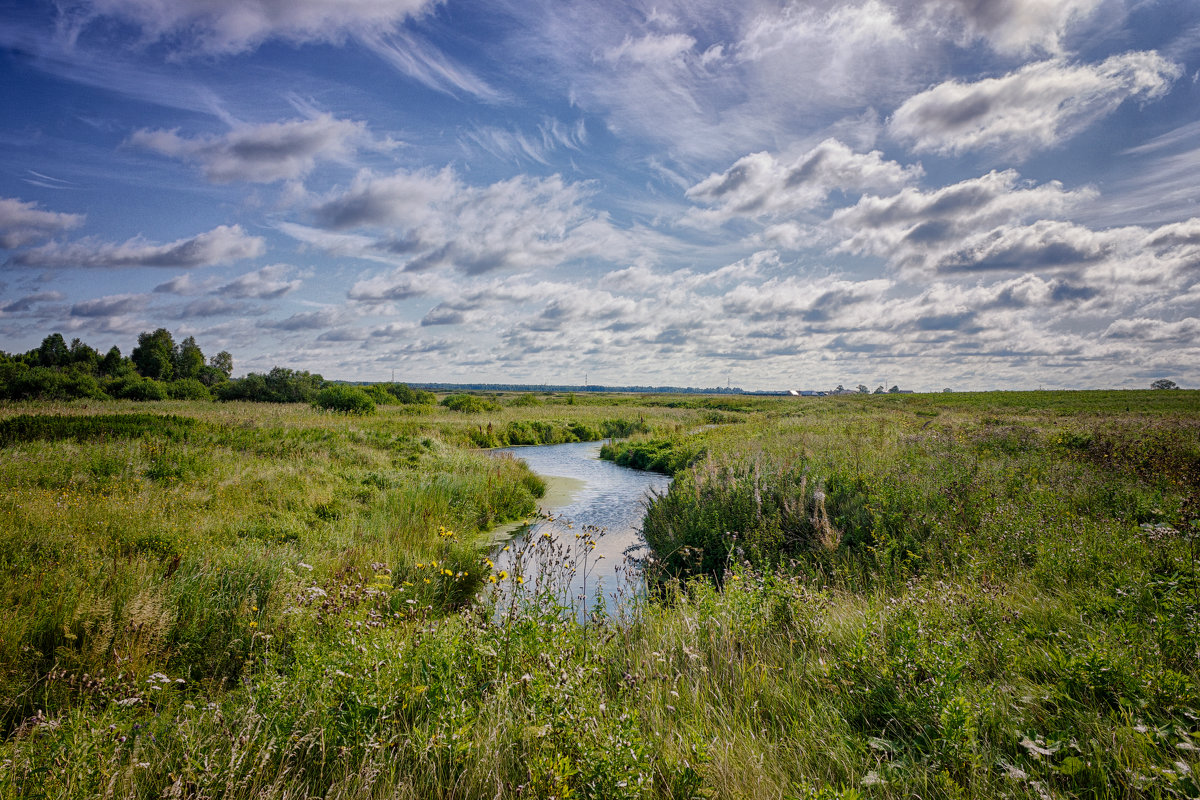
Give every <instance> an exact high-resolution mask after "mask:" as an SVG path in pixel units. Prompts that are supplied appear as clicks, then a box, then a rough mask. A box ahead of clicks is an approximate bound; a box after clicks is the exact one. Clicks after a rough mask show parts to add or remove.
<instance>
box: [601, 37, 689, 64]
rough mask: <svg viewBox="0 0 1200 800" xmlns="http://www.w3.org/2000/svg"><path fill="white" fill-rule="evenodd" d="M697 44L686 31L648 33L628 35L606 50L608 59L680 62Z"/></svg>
mask: <svg viewBox="0 0 1200 800" xmlns="http://www.w3.org/2000/svg"><path fill="white" fill-rule="evenodd" d="M695 46H696V40H695V39H693V38H692V37H691V36H688V35H687V34H686V33H662V34H660V33H648V34H646V35H645V36H639V37H636V38H635V37H633V36H626V37H625V40H624V41H622V42H621V43H620V44H619V45H617V46H616V47H610V48H608V49H607V50H606V51H605V52H604V58H605V60H606V61H610V62H613V63H616V62H619V61H622V60H625V61H629V62H631V63H633V64H638V65H641V66H652V65H655V64H665V63H671V62H675V63H678V62H680V61H681V59H682V58H683V56H684V54H686V53H687V52H689V51H690V50H691V49H692V48H693V47H695Z"/></svg>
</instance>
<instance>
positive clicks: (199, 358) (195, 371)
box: [175, 336, 204, 379]
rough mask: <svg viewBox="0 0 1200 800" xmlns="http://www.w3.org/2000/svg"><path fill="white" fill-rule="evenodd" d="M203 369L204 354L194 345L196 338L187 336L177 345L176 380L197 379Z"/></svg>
mask: <svg viewBox="0 0 1200 800" xmlns="http://www.w3.org/2000/svg"><path fill="white" fill-rule="evenodd" d="M202 369H204V353H203V352H201V350H200V346H199V345H198V344H196V337H195V336H189V337H187V338H186V339H184V340H183V341H182V342H180V343H179V349H178V350H177V351H176V357H175V377H176V378H180V379H183V378H198V377H200V370H202Z"/></svg>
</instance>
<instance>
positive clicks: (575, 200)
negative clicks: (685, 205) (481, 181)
mask: <svg viewBox="0 0 1200 800" xmlns="http://www.w3.org/2000/svg"><path fill="white" fill-rule="evenodd" d="M589 195H590V192H589V190H588V189H587V188H586V187H585V186H584V185H582V184H578V183H576V184H569V183H566V182H565V181H563V179H562V178H561V177H560V176H558V175H553V176H551V177H548V178H533V177H529V176H524V175H520V176H517V177H514V178H510V179H508V180H504V181H499V182H497V183H494V184H491V185H489V186H480V187H475V186H468V185H466V184H464V183H462V182H461V181H460V180H459V179H458V177H457V176H456V175H455V174H454V172H453V171H452V170H451V169H449V168H446V169H443V170H441V171H440V172H430V171H420V172H406V171H399V172H396V173H394V174H392V175H385V176H377V175H374V174H373V173H370V172H362V173H360V174H359V175H358V177H357V178H356V179H355V181H354V183H353V184H352V185H351V186H350V187H349V188H348V189H346V190H344V191H338V192H334V193H332V194H331V195H329V196H328V197H327V198H326V199H325V200H324V202H322V203H320V204H319V205H317V207H316V208H315V209H314V210H313V213H314V216H315V217H316V219H317V220H318V222H320V224H322V225H323V226H325V227H327V228H331V229H334V230H346V229H350V228H368V229H373V230H376V231H378V232H380V233H381V234H382V235H381V236H380V237H379V238H377V239H376V241H375V242H374V244H373V245H372V247H371V249H372V250H373V252H374V253H375V255H376V256H378V257H384V258H389V259H390V260H392V261H394V262H396V263H402V264H404V265H405V266H406V267H407V268H408V269H409V270H413V271H420V270H425V269H433V268H439V267H453V268H455V269H458V270H459V271H461V272H465V273H468V274H476V273H483V272H491V271H493V270H498V269H507V270H523V269H530V268H537V267H552V266H555V265H557V264H559V263H562V262H564V261H569V260H573V259H579V258H583V257H586V256H590V255H597V254H601V253H602V254H604V255H605V256H606V257H609V258H615V257H619V255H620V254H621V253H623V252H625V251H626V250H627V249H628V244H627V242H626V241H625V237H624V236H623V235H622V234H621V233H620V232H619V231H617V230H616V229H615V228H614V227H613V226H612V225H611V224H610V223H609V221H608V219H607V217H606V216H605V215H604V214H601V213H598V212H595V211H592V210H591V209H589V208H588V207H587V205H586V203H585V201H586V199H587V198H588V196H589Z"/></svg>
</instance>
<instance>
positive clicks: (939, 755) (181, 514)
mask: <svg viewBox="0 0 1200 800" xmlns="http://www.w3.org/2000/svg"><path fill="white" fill-rule="evenodd" d="M512 399H513V398H511V397H510V398H505V397H500V398H498V400H499V404H500V406H501V407H500V409H499V410H497V411H492V412H484V413H481V414H464V413H462V412H457V411H452V410H449V409H444V408H440V407H423V408H421V409H419V410H417V411H413V410H411V409H408V408H404V407H395V406H381V407H380V409H379V411H378V412H377V414H376V415H375V416H372V417H365V418H347V417H345V416H341V415H335V414H325V413H321V412H318V411H315V410H313V409H310V408H300V407H289V406H274V405H267V404H248V403H229V404H212V403H188V402H169V403H140V404H134V403H95V402H89V403H69V404H58V405H51V404H43V405H38V404H16V405H12V406H7V407H4V408H0V418H11V417H15V416H18V415H21V414H30V413H35V414H41V413H50V414H58V415H75V416H78V415H101V414H113V413H133V412H139V413H145V412H148V413H152V414H173V415H180V416H184V417H188V418H191V419H195V420H197V421H198V424H197V426H196V428H195V429H194V430H192V431H190V432H188V433H187V434H186V435H183V436H176V437H168V436H166V435H155V434H154V433H153V432H148V433H143V434H139V435H138V436H136V437H135V438H99V439H84V440H76V439H74V438H71V439H68V440H62V441H51V440H38V441H28V442H23V443H17V444H13V445H11V446H8V447H5V448H3V449H2V450H0V480H2V481H3V484H4V486H5V488H6V491H5V492H4V493H3V495H2V496H0V698H3V700H2V705H0V711H2V712H3V715H4V716H3V725H4V728H3V732H4V741H3V744H0V797H4V798H18V797H20V798H25V797H33V796H39V795H46V796H54V797H130V796H145V797H151V796H153V797H280V798H282V797H300V796H330V797H363V798H366V797H371V798H374V797H412V798H425V797H444V798H450V797H455V798H462V797H489V798H490V797H521V798H530V797H535V798H549V797H571V796H584V797H604V798H609V797H617V798H619V797H662V798H691V797H731V798H734V797H736V798H742V797H764V798H765V797H771V798H778V797H836V796H842V797H853V796H856V793H861V795H862V796H867V797H884V796H887V797H913V796H921V797H999V796H1010V797H1028V798H1035V797H1036V798H1042V797H1108V796H1112V797H1134V796H1160V797H1194V796H1197V795H1200V786H1198V784H1197V779H1196V777H1195V771H1196V770H1197V769H1200V758H1198V757H1197V752H1198V751H1197V747H1200V667H1198V662H1200V650H1198V648H1200V580H1198V576H1197V569H1198V564H1200V528H1198V527H1197V525H1198V523H1197V515H1198V511H1200V506H1198V505H1197V496H1196V492H1197V486H1198V484H1200V403H1198V398H1197V395H1196V394H1195V393H1189V392H1097V393H1005V394H998V395H989V394H976V395H906V396H899V397H896V396H888V397H877V396H870V397H844V398H843V397H836V398H816V399H807V398H805V399H792V398H746V399H741V398H724V397H722V398H714V399H713V402H712V403H709V402H707V401H705V399H704V398H690V397H689V398H669V397H657V398H655V397H650V398H639V397H632V396H631V397H617V398H599V397H595V396H584V395H580V396H578V397H576V398H575V402H574V403H571V404H568V402H567V400H568V398H567V397H565V396H543V397H536V396H535V399H538V400H539V403H533V402H531V401H530V400H528V399H525V400H521V401H520V403H517V404H513V403H512V402H511V401H512ZM1127 407H1128V410H1127ZM612 420H617V421H621V422H622V423H625V424H628V425H629V426H630V430H635V431H640V432H639V433H637V434H636V437H635V440H636V441H641V442H653V443H655V444H654V449H655V452H657V453H660V454H661V453H668V454H670V453H686V454H687V458H681V459H676V460H675V461H670V459H668V460H667V461H665V462H664V463H669V464H670V468H671V469H672V470H677V471H678V473H677V480H676V482H675V484H674V485H673V488H672V490H671V492H670V493H669V494H668V495H667V496H666V497H664V498H663V499H661V500H660V501H658V502H657V503H656V504H655V505H654V507H652V509H651V512H650V518H649V519H648V525H652V526H657V527H655V528H654V532H652V535H651V540H652V541H655V538H654V537H656V536H657V537H660V538H659V552H658V554H657V556H658V558H659V561H660V568H662V571H659V572H654V573H652V574H654V575H655V577H656V580H657V581H658V582H657V584H656V592H655V593H654V595H653V601H650V600H647V599H645V598H642V599H640V600H630V602H629V604H628V605H626V606H624V607H623V608H622V609H621V611H620V612H619V614H618V615H617V616H615V617H613V618H590V617H589V616H588V615H587V614H581V613H580V611H581V610H580V608H579V607H577V605H576V601H575V599H574V598H571V597H568V596H567V595H566V594H564V593H563V592H562V591H561V587H562V585H565V584H567V583H569V581H568V580H567V578H568V577H569V576H566V575H562V576H559V577H560V578H561V579H562V580H561V581H559V582H558V583H556V579H555V578H554V576H553V574H549V575H546V576H543V577H542V578H540V579H536V580H535V579H533V570H534V569H535V568H537V567H536V565H538V564H541V565H543V566H542V568H544V569H548V568H549V566H548V565H552V564H556V563H557V564H561V563H562V560H569V559H562V553H559V552H551V551H549V550H547V551H546V552H545V553H541V552H540V551H539V550H538V548H549V547H551V546H552V545H551V544H550V543H548V542H547V543H543V541H542V540H540V539H539V540H535V541H534V543H533V544H531V545H530V548H531V549H530V551H529V552H527V553H523V554H521V556H520V558H519V559H518V560H517V562H516V563H517V566H514V567H510V568H506V569H505V570H504V571H503V574H502V573H501V571H500V570H498V569H496V568H495V564H494V563H492V564H490V565H489V564H488V562H487V560H486V556H485V554H483V553H482V552H481V551H480V549H479V542H480V541H481V538H480V537H479V534H480V532H481V531H483V530H485V529H487V528H489V527H491V526H492V525H494V524H496V523H498V522H501V521H503V520H508V519H513V518H517V517H521V516H523V515H526V514H528V513H529V512H530V511H532V508H533V501H534V497H535V496H536V495H537V494H539V493H540V491H541V485H540V482H539V481H538V480H537V479H536V478H534V477H533V476H532V475H531V474H530V473H528V471H527V470H525V469H524V468H523V467H522V466H521V465H520V464H519V463H517V462H516V461H514V460H512V459H503V458H495V457H493V456H489V455H486V454H483V453H480V452H478V451H476V450H473V449H470V445H472V444H478V443H480V442H482V441H486V440H488V436H489V434H488V429H489V426H490V428H491V432H492V433H491V435H492V436H498V435H499V434H498V433H497V432H499V431H509V430H514V431H515V430H518V429H519V430H521V431H524V432H528V433H529V434H530V435H537V436H545V437H547V438H548V439H551V440H553V439H554V438H555V437H561V436H563V435H565V432H570V431H581V430H585V429H590V430H593V431H597V432H598V431H600V430H601V429H602V428H603V426H604V425H605V423H606V422H607V421H612ZM522 435H525V434H522ZM822 515H824V516H822ZM572 563H573V565H576V566H577V563H578V562H572ZM576 566H573V567H572V568H576ZM666 567H670V569H665V568H666ZM510 569H511V571H510ZM527 577H528V578H529V580H527V581H526V580H525V579H526V578H527ZM518 579H520V580H522V581H525V582H523V583H518ZM580 619H587V620H588V622H587V623H586V624H581V623H580V621H579V620H580Z"/></svg>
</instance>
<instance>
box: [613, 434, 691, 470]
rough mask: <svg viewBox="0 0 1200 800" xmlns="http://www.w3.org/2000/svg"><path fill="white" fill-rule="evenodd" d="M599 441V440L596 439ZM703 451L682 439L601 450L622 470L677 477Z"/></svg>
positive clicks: (661, 440) (646, 442)
mask: <svg viewBox="0 0 1200 800" xmlns="http://www.w3.org/2000/svg"><path fill="white" fill-rule="evenodd" d="M596 438H599V437H596ZM703 455H704V452H703V450H702V449H701V448H699V447H698V446H697V445H695V444H692V443H688V442H684V441H683V440H680V439H643V440H638V441H632V442H614V443H612V444H606V445H604V446H603V447H601V448H600V457H601V458H603V459H606V460H608V461H612V462H615V463H616V464H618V465H620V466H622V467H633V468H634V469H645V470H650V471H651V472H662V473H664V474H667V475H674V474H676V473H677V472H680V471H682V470H684V469H686V468H687V467H688V466H689V465H690V464H692V463H694V462H695V461H697V460H698V459H699V458H700V457H702V456H703Z"/></svg>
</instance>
